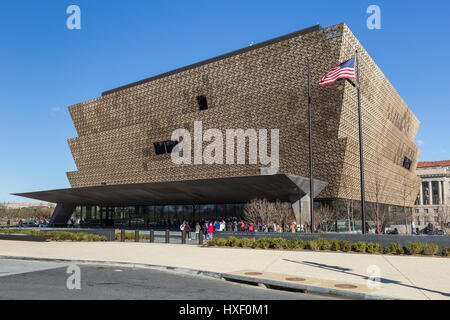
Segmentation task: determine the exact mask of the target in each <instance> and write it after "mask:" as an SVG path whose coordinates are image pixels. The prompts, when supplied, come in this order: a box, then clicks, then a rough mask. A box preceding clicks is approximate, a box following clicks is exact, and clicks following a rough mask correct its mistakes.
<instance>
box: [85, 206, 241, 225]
mask: <svg viewBox="0 0 450 320" xmlns="http://www.w3.org/2000/svg"><path fill="white" fill-rule="evenodd" d="M244 206H245V204H203V205H164V206H128V207H113V206H101V207H96V206H82V207H81V212H82V216H83V221H84V224H86V225H91V226H110V227H130V228H149V227H155V226H161V227H173V226H177V225H179V224H181V222H183V221H184V220H188V221H190V222H196V221H203V220H205V219H206V220H214V219H226V218H229V219H231V218H240V217H241V216H242V211H243V208H244Z"/></svg>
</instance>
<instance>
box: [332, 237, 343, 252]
mask: <svg viewBox="0 0 450 320" xmlns="http://www.w3.org/2000/svg"><path fill="white" fill-rule="evenodd" d="M340 248H341V246H340V244H339V240H336V239H333V240H330V249H331V250H333V251H339V249H340Z"/></svg>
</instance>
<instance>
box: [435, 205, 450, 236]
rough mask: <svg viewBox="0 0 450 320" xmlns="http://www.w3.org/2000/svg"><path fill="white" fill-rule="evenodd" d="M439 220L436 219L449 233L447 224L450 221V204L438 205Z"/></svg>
mask: <svg viewBox="0 0 450 320" xmlns="http://www.w3.org/2000/svg"><path fill="white" fill-rule="evenodd" d="M438 220H439V221H436V222H438V223H439V225H440V226H441V229H442V231H443V232H444V233H447V225H448V223H450V205H447V204H441V205H440V206H439V207H438Z"/></svg>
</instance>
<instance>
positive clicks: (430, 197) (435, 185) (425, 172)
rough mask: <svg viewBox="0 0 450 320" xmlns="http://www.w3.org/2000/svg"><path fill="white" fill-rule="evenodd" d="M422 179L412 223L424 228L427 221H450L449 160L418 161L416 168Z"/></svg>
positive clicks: (445, 222) (436, 222) (444, 222)
mask: <svg viewBox="0 0 450 320" xmlns="http://www.w3.org/2000/svg"><path fill="white" fill-rule="evenodd" d="M416 173H417V175H418V176H419V177H420V178H421V179H422V183H421V185H420V192H419V195H418V196H417V200H416V203H415V206H414V223H415V225H416V227H418V228H424V227H425V226H426V225H427V224H428V223H433V224H437V225H447V224H448V223H450V160H446V161H429V162H419V164H418V165H417V170H416Z"/></svg>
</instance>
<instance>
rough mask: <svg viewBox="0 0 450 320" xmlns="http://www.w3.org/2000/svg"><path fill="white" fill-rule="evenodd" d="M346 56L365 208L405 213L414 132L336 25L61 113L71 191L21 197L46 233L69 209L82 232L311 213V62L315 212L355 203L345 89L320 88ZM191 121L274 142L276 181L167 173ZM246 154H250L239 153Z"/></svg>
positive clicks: (253, 168)
mask: <svg viewBox="0 0 450 320" xmlns="http://www.w3.org/2000/svg"><path fill="white" fill-rule="evenodd" d="M356 48H359V57H360V70H359V71H360V75H361V95H362V96H361V103H362V117H363V123H362V126H363V141H364V155H363V156H364V160H365V178H366V200H367V201H368V202H374V203H380V204H384V205H387V206H393V207H405V206H406V207H412V206H413V204H414V200H415V197H416V195H417V193H418V191H419V186H420V179H419V178H418V177H417V176H416V175H415V170H416V166H417V162H418V159H419V156H420V150H419V149H418V148H417V146H416V145H415V144H414V141H415V137H416V134H417V131H418V128H419V124H420V123H419V121H418V119H417V118H416V117H415V115H414V114H413V113H412V112H411V110H410V109H409V107H408V106H407V105H406V103H405V102H404V101H403V100H402V98H401V97H400V95H399V94H398V93H397V91H396V90H395V89H394V87H393V86H392V84H391V83H390V82H389V81H388V79H387V78H386V77H385V75H384V74H383V73H382V71H381V70H380V68H379V67H378V66H377V65H376V63H375V62H374V61H373V59H372V58H371V57H370V55H369V54H368V53H367V52H366V51H365V50H364V48H363V46H362V45H361V44H360V43H359V41H358V40H357V39H356V37H355V36H354V35H353V33H352V32H351V31H350V30H349V28H348V27H347V25H346V24H344V23H342V24H338V25H335V26H332V27H327V28H321V27H320V26H314V27H311V28H308V29H305V30H301V31H298V32H294V33H292V34H288V35H285V36H282V37H279V38H276V39H272V40H268V41H266V42H263V43H260V44H255V45H252V46H250V47H247V48H243V49H240V50H237V51H234V52H231V53H228V54H225V55H222V56H219V57H216V58H212V59H209V60H206V61H203V62H199V63H196V64H194V65H190V66H186V67H183V68H180V69H177V70H174V71H171V72H168V73H165V74H161V75H158V76H154V77H152V78H148V79H144V80H141V81H139V82H136V83H132V84H129V85H126V86H123V87H120V88H117V89H113V90H110V91H106V92H103V94H102V96H101V97H98V98H95V99H92V100H89V101H85V102H82V103H80V104H77V105H74V106H70V107H69V111H70V114H71V116H72V119H73V122H74V124H75V128H76V130H77V133H78V137H75V138H72V139H69V141H68V142H69V146H70V150H71V152H72V155H73V158H74V160H75V163H76V166H77V171H74V172H68V173H67V177H68V179H69V181H70V184H71V186H72V188H70V189H63V190H52V191H42V192H34V193H23V194H20V195H22V196H25V197H31V198H35V199H43V200H46V201H53V202H56V203H58V204H59V206H58V208H57V210H55V217H54V218H55V219H54V221H55V223H56V221H58V222H63V221H64V220H66V219H67V216H68V214H69V213H70V212H71V211H73V208H74V206H77V205H78V206H82V207H83V208H84V209H83V210H84V211H83V212H84V215H85V217H86V219H87V220H98V221H101V222H102V223H108V224H119V223H120V224H122V223H129V224H131V221H132V220H133V219H134V218H133V217H135V218H136V219H137V220H139V221H142V220H144V221H145V220H146V219H147V217H156V216H160V217H165V218H167V219H170V217H172V216H174V215H178V214H179V213H180V212H181V215H184V216H185V215H186V212H187V213H188V215H193V216H194V217H195V216H196V215H197V217H199V216H204V215H206V216H210V217H212V216H214V215H216V216H220V215H221V214H223V213H226V214H227V215H232V216H238V215H240V212H241V210H242V206H243V204H244V203H246V202H247V201H249V200H251V199H252V198H254V197H265V198H268V199H269V200H276V199H280V200H282V201H290V202H291V203H292V204H293V208H294V211H295V212H296V214H297V216H298V215H299V212H300V210H307V207H308V205H309V204H308V201H309V200H308V199H309V182H308V181H309V179H308V178H307V177H309V158H308V156H309V155H308V150H309V149H308V120H307V119H308V118H307V67H306V58H307V57H310V60H311V78H312V92H311V95H312V132H313V134H312V141H313V154H314V156H313V171H314V178H315V179H317V181H316V183H315V190H314V192H315V196H316V198H317V199H318V200H319V202H320V201H323V202H327V201H328V202H329V203H333V202H334V201H336V200H339V199H352V200H355V201H359V200H360V178H359V177H360V172H359V139H358V113H357V95H356V89H355V87H354V86H352V85H351V84H350V83H349V82H346V81H338V82H336V83H334V84H330V85H327V86H325V87H319V85H318V83H319V80H320V78H321V77H322V76H323V75H324V74H325V73H327V71H328V70H329V69H330V67H331V66H333V65H336V64H337V63H339V62H342V61H345V60H347V59H349V58H351V57H353V56H354V55H355V49H356ZM199 121H201V124H202V130H203V132H205V131H206V130H208V129H216V130H219V131H220V132H225V131H226V130H227V129H236V128H240V129H243V130H247V129H257V130H259V129H267V130H269V131H270V130H272V129H277V130H279V145H278V147H279V166H278V171H277V172H276V174H274V172H272V173H270V174H268V172H267V171H266V170H264V169H261V168H265V167H267V166H266V165H264V164H263V163H260V162H257V163H254V162H253V163H251V162H250V161H246V162H245V163H244V164H236V163H235V164H227V163H225V164H218V163H214V164H205V163H202V164H194V163H191V164H186V163H184V164H176V163H174V162H173V161H172V159H171V155H172V154H171V153H172V152H173V151H174V150H176V148H174V147H175V145H176V144H177V143H180V141H174V140H173V139H172V133H173V131H174V130H176V129H185V130H187V131H188V132H191V133H192V132H193V131H194V124H195V123H196V122H199ZM269 140H270V139H269ZM268 144H269V146H270V143H268ZM206 145H208V143H206V142H205V143H204V144H203V146H206ZM233 148H234V147H233ZM245 148H246V149H245V150H246V154H248V152H249V151H250V150H249V145H246V147H245ZM269 149H270V147H269ZM272 151H273V149H272ZM191 153H192V156H195V154H194V150H191ZM196 205H198V207H196ZM58 216H59V217H61V218H60V219H59V220H58V219H57V217H58ZM149 219H153V218H149ZM137 220H136V221H137Z"/></svg>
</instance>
